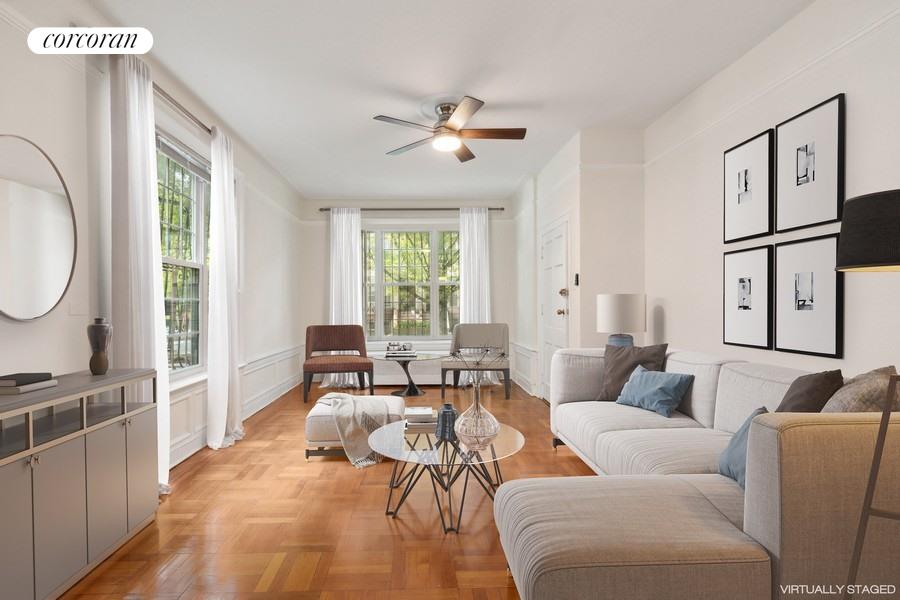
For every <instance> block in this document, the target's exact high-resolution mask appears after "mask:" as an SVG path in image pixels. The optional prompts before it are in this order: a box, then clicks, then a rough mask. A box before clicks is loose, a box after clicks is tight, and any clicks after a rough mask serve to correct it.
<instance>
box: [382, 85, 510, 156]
mask: <svg viewBox="0 0 900 600" xmlns="http://www.w3.org/2000/svg"><path fill="white" fill-rule="evenodd" d="M482 106H484V102H482V101H481V100H479V99H477V98H472V97H471V96H463V99H462V100H460V101H459V104H453V103H452V102H442V103H440V104H438V105H437V106H435V108H434V111H435V112H436V113H437V117H438V120H437V122H436V123H435V124H434V125H420V124H418V123H411V122H410V121H404V120H403V119H395V118H394V117H386V116H384V115H378V116H377V117H375V120H376V121H384V122H385V123H393V124H394V125H402V126H403V127H412V128H413V129H421V130H423V131H427V132H428V133H430V134H431V135H430V136H429V137H427V138H425V139H423V140H419V141H418V142H413V143H412V144H407V145H406V146H401V147H399V148H397V149H395V150H391V151H390V152H388V154H391V155H395V154H403V153H404V152H406V151H408V150H412V149H413V148H418V147H419V146H423V145H425V144H427V143H428V142H431V146H432V147H433V148H434V149H435V150H440V151H441V152H453V153H454V154H455V155H456V158H458V159H459V162H466V161H467V160H472V159H473V158H475V155H474V154H473V153H472V151H471V150H469V148H468V146H466V145H465V144H464V143H463V141H462V140H463V139H473V140H521V139H524V138H525V129H524V128H513V129H463V127H464V126H465V124H466V123H467V122H468V120H469V119H471V118H472V115H474V114H475V113H476V112H478V110H479V109H480V108H481V107H482Z"/></svg>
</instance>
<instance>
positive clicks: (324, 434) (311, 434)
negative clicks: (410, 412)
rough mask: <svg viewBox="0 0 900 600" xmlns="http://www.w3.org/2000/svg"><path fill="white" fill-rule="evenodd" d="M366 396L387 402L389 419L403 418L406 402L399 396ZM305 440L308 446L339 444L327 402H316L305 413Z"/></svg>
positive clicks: (339, 440) (339, 439)
mask: <svg viewBox="0 0 900 600" xmlns="http://www.w3.org/2000/svg"><path fill="white" fill-rule="evenodd" d="M367 398H381V399H383V400H384V401H385V402H387V406H388V416H389V419H390V421H391V422H392V423H393V422H394V421H399V420H400V419H402V418H403V412H404V410H405V409H406V403H405V402H404V400H403V398H401V397H399V396H367ZM306 442H307V445H309V446H340V445H341V438H340V437H339V436H338V431H337V427H335V426H334V417H333V416H332V414H331V407H330V406H328V405H327V404H321V403H319V402H316V404H314V405H313V407H312V408H311V409H309V413H307V415H306Z"/></svg>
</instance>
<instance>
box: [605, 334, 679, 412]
mask: <svg viewBox="0 0 900 600" xmlns="http://www.w3.org/2000/svg"><path fill="white" fill-rule="evenodd" d="M668 347H669V345H668V344H657V345H656V346H645V347H643V348H641V347H639V346H610V345H609V344H607V345H606V350H605V352H604V363H603V384H602V387H601V389H600V397H599V398H597V400H605V401H607V402H615V401H616V398H618V397H619V394H621V393H622V387H623V386H624V385H625V382H627V381H628V378H629V377H631V372H632V371H634V369H635V367H637V366H638V365H641V366H642V367H644V368H645V369H647V370H648V371H662V368H663V365H664V364H665V362H666V348H668Z"/></svg>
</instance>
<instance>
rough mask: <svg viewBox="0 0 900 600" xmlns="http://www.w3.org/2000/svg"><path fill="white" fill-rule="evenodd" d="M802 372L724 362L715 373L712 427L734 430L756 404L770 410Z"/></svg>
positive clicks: (770, 366)
mask: <svg viewBox="0 0 900 600" xmlns="http://www.w3.org/2000/svg"><path fill="white" fill-rule="evenodd" d="M806 374H807V372H806V371H798V370H796V369H787V368H785V367H776V366H773V365H763V364H759V363H727V364H725V365H722V371H721V373H720V374H719V388H718V392H717V394H716V417H715V420H714V425H715V428H716V429H719V430H721V431H727V432H729V433H734V432H736V431H737V430H738V429H740V427H741V425H743V424H744V421H746V420H747V417H749V416H750V413H752V412H753V411H754V410H756V409H757V408H759V407H760V406H765V407H766V408H767V409H768V410H769V412H773V411H774V410H775V409H776V408H778V405H779V404H781V400H782V399H783V398H784V394H785V392H787V390H788V388H789V387H790V386H791V384H792V383H793V382H794V380H795V379H797V378H798V377H800V376H801V375H806Z"/></svg>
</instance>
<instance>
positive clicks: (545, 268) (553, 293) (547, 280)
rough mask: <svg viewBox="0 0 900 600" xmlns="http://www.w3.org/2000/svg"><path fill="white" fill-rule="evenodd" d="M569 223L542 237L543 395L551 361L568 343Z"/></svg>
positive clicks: (546, 386)
mask: <svg viewBox="0 0 900 600" xmlns="http://www.w3.org/2000/svg"><path fill="white" fill-rule="evenodd" d="M566 235H567V224H566V223H562V224H561V225H557V226H556V227H554V228H553V229H549V230H547V231H545V232H544V234H543V235H542V236H541V292H540V295H541V397H543V398H549V397H550V360H551V359H552V358H553V353H554V352H556V351H557V350H558V349H560V348H565V347H566V346H567V345H568V339H569V290H568V275H567V273H568V271H567V269H566V266H567V265H566V251H567V249H568V243H567V239H566Z"/></svg>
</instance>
